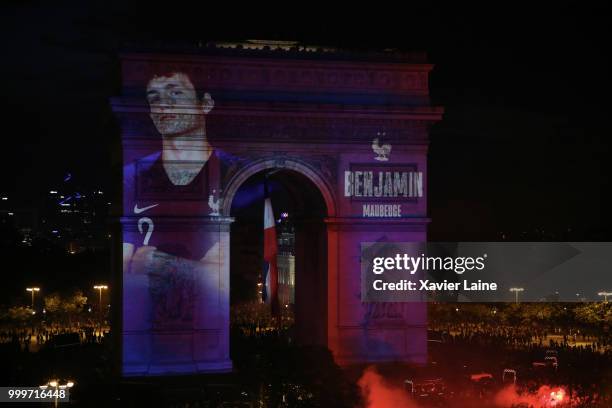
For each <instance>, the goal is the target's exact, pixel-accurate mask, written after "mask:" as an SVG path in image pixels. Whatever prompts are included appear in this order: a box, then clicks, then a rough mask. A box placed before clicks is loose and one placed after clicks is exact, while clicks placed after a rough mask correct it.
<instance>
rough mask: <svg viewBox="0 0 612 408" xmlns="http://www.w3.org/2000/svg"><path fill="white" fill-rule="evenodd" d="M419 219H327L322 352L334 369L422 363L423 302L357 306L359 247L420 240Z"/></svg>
mask: <svg viewBox="0 0 612 408" xmlns="http://www.w3.org/2000/svg"><path fill="white" fill-rule="evenodd" d="M427 222H428V220H427V219H423V218H403V219H396V220H389V219H364V218H352V217H346V218H341V217H337V218H329V219H327V220H326V223H327V226H328V227H327V236H328V239H327V241H328V305H329V310H328V347H329V348H330V349H331V350H332V352H333V354H334V358H335V360H336V362H337V363H338V364H340V365H348V364H357V363H368V362H407V363H416V364H424V363H425V362H426V359H427V305H426V303H363V302H362V301H361V267H360V261H361V243H362V242H377V241H389V242H410V241H425V240H426V225H427Z"/></svg>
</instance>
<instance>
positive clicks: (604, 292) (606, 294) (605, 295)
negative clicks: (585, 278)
mask: <svg viewBox="0 0 612 408" xmlns="http://www.w3.org/2000/svg"><path fill="white" fill-rule="evenodd" d="M598 295H599V296H603V297H604V302H606V303H608V296H612V292H606V291H603V292H599V293H598Z"/></svg>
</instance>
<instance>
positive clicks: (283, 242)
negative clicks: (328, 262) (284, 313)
mask: <svg viewBox="0 0 612 408" xmlns="http://www.w3.org/2000/svg"><path fill="white" fill-rule="evenodd" d="M284 214H286V213H284ZM278 231H279V234H278V238H277V239H278V256H277V257H276V260H277V267H278V300H279V303H280V304H281V305H289V304H294V303H295V232H294V229H293V225H292V224H291V223H290V222H289V219H288V216H285V217H282V218H281V220H280V222H279V224H278Z"/></svg>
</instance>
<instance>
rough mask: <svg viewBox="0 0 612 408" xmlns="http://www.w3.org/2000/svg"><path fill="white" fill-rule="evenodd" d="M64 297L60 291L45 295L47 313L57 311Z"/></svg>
mask: <svg viewBox="0 0 612 408" xmlns="http://www.w3.org/2000/svg"><path fill="white" fill-rule="evenodd" d="M61 305H62V299H61V298H60V295H59V293H57V292H54V293H51V294H49V295H47V296H45V310H46V311H47V313H56V312H58V311H59V310H60V307H61Z"/></svg>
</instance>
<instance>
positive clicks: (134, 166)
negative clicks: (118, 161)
mask: <svg viewBox="0 0 612 408" xmlns="http://www.w3.org/2000/svg"><path fill="white" fill-rule="evenodd" d="M160 156H161V151H156V152H153V153H151V154H148V155H146V156H143V157H140V158H138V159H134V160H131V161H128V162H126V163H125V164H124V165H123V177H124V180H125V179H129V178H131V177H133V176H134V175H135V173H136V171H139V172H142V171H148V170H150V169H151V168H152V167H153V165H154V164H155V162H157V161H158V160H159V158H160Z"/></svg>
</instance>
